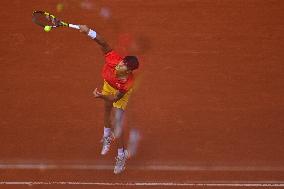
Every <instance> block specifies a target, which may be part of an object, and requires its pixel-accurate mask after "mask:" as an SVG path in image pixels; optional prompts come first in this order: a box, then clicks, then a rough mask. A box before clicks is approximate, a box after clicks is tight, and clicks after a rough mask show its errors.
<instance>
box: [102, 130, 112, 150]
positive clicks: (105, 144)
mask: <svg viewBox="0 0 284 189" xmlns="http://www.w3.org/2000/svg"><path fill="white" fill-rule="evenodd" d="M113 140H114V136H113V134H111V135H110V136H107V137H103V138H102V140H101V142H102V143H103V147H102V151H101V155H106V154H107V153H108V152H109V150H110V145H111V143H112V141H113Z"/></svg>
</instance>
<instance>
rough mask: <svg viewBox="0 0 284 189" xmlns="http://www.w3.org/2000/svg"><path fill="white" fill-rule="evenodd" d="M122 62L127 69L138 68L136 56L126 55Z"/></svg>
mask: <svg viewBox="0 0 284 189" xmlns="http://www.w3.org/2000/svg"><path fill="white" fill-rule="evenodd" d="M123 62H124V63H125V65H126V66H127V68H128V69H129V70H135V69H138V68H139V62H138V59H137V57H136V56H126V57H124V59H123Z"/></svg>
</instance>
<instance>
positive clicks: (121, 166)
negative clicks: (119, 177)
mask: <svg viewBox="0 0 284 189" xmlns="http://www.w3.org/2000/svg"><path fill="white" fill-rule="evenodd" d="M115 159H116V163H115V166H114V170H113V173H114V174H119V173H121V172H122V171H124V170H125V165H126V160H127V159H128V152H127V150H124V155H123V156H117V157H116V158H115Z"/></svg>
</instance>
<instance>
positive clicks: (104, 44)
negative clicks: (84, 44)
mask: <svg viewBox="0 0 284 189" xmlns="http://www.w3.org/2000/svg"><path fill="white" fill-rule="evenodd" d="M79 27H80V32H84V33H86V34H87V35H88V36H90V37H91V38H92V39H94V40H95V41H96V42H97V43H98V44H99V45H100V46H101V48H102V51H103V52H104V53H105V54H107V53H108V52H110V51H111V50H112V48H111V47H110V46H109V44H108V43H107V42H106V41H105V39H104V38H103V37H102V36H101V35H100V34H98V33H97V32H95V31H94V30H91V29H90V28H88V26H86V25H80V26H79Z"/></svg>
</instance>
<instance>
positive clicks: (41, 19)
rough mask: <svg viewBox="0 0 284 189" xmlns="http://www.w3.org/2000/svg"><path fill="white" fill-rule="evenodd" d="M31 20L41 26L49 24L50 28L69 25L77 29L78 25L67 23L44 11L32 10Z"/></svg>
mask: <svg viewBox="0 0 284 189" xmlns="http://www.w3.org/2000/svg"><path fill="white" fill-rule="evenodd" d="M32 21H33V22H34V23H35V24H37V25H39V26H41V27H43V28H44V27H45V26H50V27H51V28H57V27H70V28H74V29H77V30H79V29H80V28H79V25H74V24H68V23H66V22H63V21H61V20H59V19H58V18H56V17H55V16H54V15H52V14H50V13H48V12H45V11H34V12H33V15H32Z"/></svg>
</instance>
